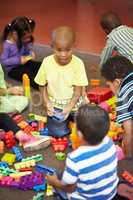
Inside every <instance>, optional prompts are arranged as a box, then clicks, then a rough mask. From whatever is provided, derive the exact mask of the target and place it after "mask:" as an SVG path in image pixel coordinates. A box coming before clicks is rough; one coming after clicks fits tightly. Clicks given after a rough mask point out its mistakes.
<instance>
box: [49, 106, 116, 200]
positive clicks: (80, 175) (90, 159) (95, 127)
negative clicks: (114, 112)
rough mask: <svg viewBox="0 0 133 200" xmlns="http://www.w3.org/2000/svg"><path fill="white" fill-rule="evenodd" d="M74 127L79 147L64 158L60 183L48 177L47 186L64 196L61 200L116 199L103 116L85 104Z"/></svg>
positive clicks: (105, 116) (112, 155)
mask: <svg viewBox="0 0 133 200" xmlns="http://www.w3.org/2000/svg"><path fill="white" fill-rule="evenodd" d="M76 124H77V129H78V136H79V139H80V147H78V148H77V149H76V150H74V151H73V152H71V153H70V154H68V156H67V159H66V167H65V170H64V172H63V176H62V180H59V179H58V178H57V176H56V175H52V176H50V175H48V176H47V179H48V182H49V183H50V184H51V185H53V186H54V187H55V188H58V189H61V190H64V191H65V192H67V195H66V196H65V193H64V196H63V199H71V200H79V199H80V200H87V199H90V200H98V199H99V200H100V199H102V200H111V199H117V198H116V192H117V184H118V177H117V158H116V148H115V146H114V144H113V142H112V141H111V140H110V139H109V138H108V137H107V136H106V134H107V132H108V130H109V116H108V114H107V112H106V111H104V110H103V109H102V108H100V107H98V106H95V105H88V104H85V105H83V106H81V107H80V108H79V110H78V112H77V114H76ZM58 194H59V190H58ZM61 194H62V193H61V192H60V195H61Z"/></svg>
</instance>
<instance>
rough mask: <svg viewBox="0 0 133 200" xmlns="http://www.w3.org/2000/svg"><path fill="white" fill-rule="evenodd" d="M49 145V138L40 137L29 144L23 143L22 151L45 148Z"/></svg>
mask: <svg viewBox="0 0 133 200" xmlns="http://www.w3.org/2000/svg"><path fill="white" fill-rule="evenodd" d="M49 145H50V139H49V138H48V139H46V138H44V140H43V139H42V140H41V141H35V142H33V143H30V144H25V145H24V146H23V148H24V151H34V150H40V149H43V148H46V147H48V146H49Z"/></svg>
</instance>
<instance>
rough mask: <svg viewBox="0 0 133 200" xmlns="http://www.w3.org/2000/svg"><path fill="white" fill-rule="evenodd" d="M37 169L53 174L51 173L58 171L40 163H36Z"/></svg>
mask: <svg viewBox="0 0 133 200" xmlns="http://www.w3.org/2000/svg"><path fill="white" fill-rule="evenodd" d="M36 170H37V171H39V172H42V173H44V174H51V175H52V174H54V173H55V172H56V169H55V168H52V167H47V166H45V165H38V164H37V165H36Z"/></svg>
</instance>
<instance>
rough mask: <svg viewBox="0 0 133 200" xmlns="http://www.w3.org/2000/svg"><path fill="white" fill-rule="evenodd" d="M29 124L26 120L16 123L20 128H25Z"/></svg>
mask: <svg viewBox="0 0 133 200" xmlns="http://www.w3.org/2000/svg"><path fill="white" fill-rule="evenodd" d="M28 125H29V124H28V123H27V122H26V121H21V122H19V123H18V126H19V127H20V128H21V129H25V128H26V127H27V126H28Z"/></svg>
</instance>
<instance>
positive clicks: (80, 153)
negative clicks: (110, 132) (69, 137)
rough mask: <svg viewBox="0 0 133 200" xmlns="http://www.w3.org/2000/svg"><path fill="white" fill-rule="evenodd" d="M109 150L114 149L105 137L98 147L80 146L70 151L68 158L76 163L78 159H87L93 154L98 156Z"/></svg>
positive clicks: (110, 141) (109, 140)
mask: <svg viewBox="0 0 133 200" xmlns="http://www.w3.org/2000/svg"><path fill="white" fill-rule="evenodd" d="M110 148H112V149H114V148H115V146H114V144H113V142H112V140H111V139H110V138H109V137H108V136H106V137H105V138H104V139H103V141H102V142H101V143H100V144H99V145H98V146H80V147H78V148H77V149H76V150H74V151H72V152H71V153H70V154H69V155H68V157H69V158H70V159H71V160H73V161H75V162H78V161H79V160H80V159H81V160H82V159H83V157H84V159H85V158H86V159H88V158H91V157H92V156H94V154H97V155H99V153H101V152H102V151H105V149H106V151H108V150H109V149H110Z"/></svg>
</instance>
